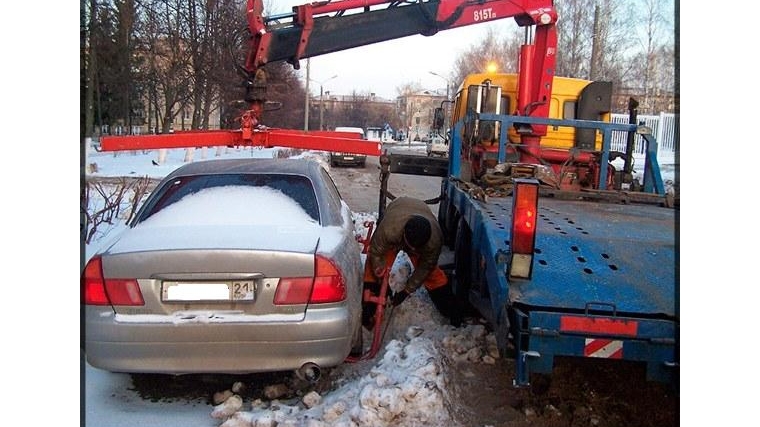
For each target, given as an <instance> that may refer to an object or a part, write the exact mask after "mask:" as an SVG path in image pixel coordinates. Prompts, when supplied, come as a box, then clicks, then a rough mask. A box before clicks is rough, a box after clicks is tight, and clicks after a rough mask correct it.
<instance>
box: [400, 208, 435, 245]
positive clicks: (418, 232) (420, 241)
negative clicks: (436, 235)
mask: <svg viewBox="0 0 760 427" xmlns="http://www.w3.org/2000/svg"><path fill="white" fill-rule="evenodd" d="M404 238H405V239H406V242H407V243H408V244H409V245H411V246H412V247H413V248H419V247H422V246H424V245H425V243H427V241H428V240H430V221H428V220H427V218H425V217H423V216H420V215H412V216H411V218H409V219H408V220H407V221H406V224H405V225H404Z"/></svg>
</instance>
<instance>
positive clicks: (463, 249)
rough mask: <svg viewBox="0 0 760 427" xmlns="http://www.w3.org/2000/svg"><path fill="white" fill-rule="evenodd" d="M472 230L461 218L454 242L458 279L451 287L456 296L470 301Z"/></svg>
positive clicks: (455, 267)
mask: <svg viewBox="0 0 760 427" xmlns="http://www.w3.org/2000/svg"><path fill="white" fill-rule="evenodd" d="M471 244H472V231H470V227H469V226H468V225H467V222H466V221H465V220H464V219H463V218H459V223H458V225H457V233H456V240H455V243H454V269H455V271H456V280H454V283H452V286H451V289H452V291H453V292H454V296H456V297H457V298H459V299H463V300H464V301H469V293H470V282H471V281H472V248H471V246H470V245H471Z"/></svg>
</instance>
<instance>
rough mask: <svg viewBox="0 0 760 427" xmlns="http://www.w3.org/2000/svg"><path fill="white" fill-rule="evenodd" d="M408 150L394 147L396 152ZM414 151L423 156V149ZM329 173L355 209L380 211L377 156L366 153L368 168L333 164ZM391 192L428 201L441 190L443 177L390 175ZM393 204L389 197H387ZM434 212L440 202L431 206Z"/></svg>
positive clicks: (359, 210)
mask: <svg viewBox="0 0 760 427" xmlns="http://www.w3.org/2000/svg"><path fill="white" fill-rule="evenodd" d="M396 151H398V152H404V153H406V154H409V153H410V151H409V150H404V149H402V148H394V149H393V152H396ZM411 153H414V154H420V155H421V156H424V155H425V153H424V151H419V150H414V151H411ZM330 176H332V178H333V180H334V181H335V185H336V186H337V187H338V190H339V191H340V193H341V195H342V196H343V198H344V199H345V200H346V203H348V206H349V207H350V208H351V210H352V211H354V212H377V211H378V207H379V202H380V163H379V158H378V157H377V156H367V164H366V166H365V167H363V168H361V167H331V170H330ZM388 191H389V192H390V193H391V194H392V195H394V196H396V197H401V196H408V197H414V198H417V199H422V200H429V199H433V198H435V197H438V195H439V194H440V192H441V178H440V177H428V176H418V175H404V174H391V175H390V177H389V178H388ZM388 203H390V200H388ZM430 207H431V209H432V210H433V212H435V213H437V212H438V205H437V204H433V205H430Z"/></svg>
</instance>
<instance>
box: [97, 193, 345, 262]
mask: <svg viewBox="0 0 760 427" xmlns="http://www.w3.org/2000/svg"><path fill="white" fill-rule="evenodd" d="M339 230H340V229H339V228H337V227H322V226H320V225H319V224H318V223H317V222H316V221H315V220H314V219H313V218H311V217H310V216H309V215H308V214H307V213H306V212H305V211H304V210H303V208H301V206H300V205H299V204H298V203H297V202H295V201H294V200H293V199H291V198H290V197H288V196H287V195H285V194H283V193H282V192H280V191H278V190H274V189H272V188H269V187H247V186H225V187H215V188H209V189H204V190H201V191H199V192H197V193H195V194H192V195H189V196H186V197H184V198H183V199H182V200H180V201H178V202H176V203H174V204H172V205H170V206H167V207H166V208H164V209H163V210H161V211H159V212H157V213H156V214H155V215H153V216H151V217H149V218H148V219H146V220H145V221H143V222H142V223H140V224H138V225H136V226H135V227H133V228H131V229H127V230H125V232H124V233H125V234H123V235H122V238H121V239H119V240H118V242H117V243H116V244H115V245H113V246H112V247H111V248H110V250H109V252H111V253H114V252H133V251H149V250H162V249H193V248H256V249H269V250H288V251H296V252H311V251H314V249H315V247H316V246H317V242H318V241H319V240H320V239H324V240H325V241H328V242H334V241H336V240H338V239H337V238H336V237H335V236H330V234H331V233H339Z"/></svg>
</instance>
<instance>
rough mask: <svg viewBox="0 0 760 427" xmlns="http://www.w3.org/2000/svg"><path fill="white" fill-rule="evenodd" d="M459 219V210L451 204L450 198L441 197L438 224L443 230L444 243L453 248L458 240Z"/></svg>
mask: <svg viewBox="0 0 760 427" xmlns="http://www.w3.org/2000/svg"><path fill="white" fill-rule="evenodd" d="M458 221H459V215H458V214H457V210H456V209H455V208H454V207H453V206H451V204H449V200H448V199H441V201H440V202H438V225H440V226H441V231H443V244H444V245H446V247H448V248H449V249H451V250H454V242H455V241H456V227H457V223H458Z"/></svg>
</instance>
